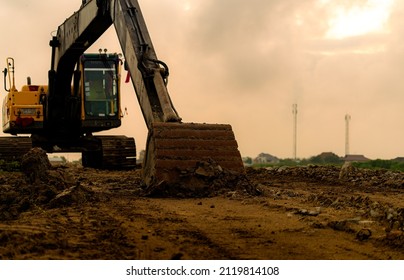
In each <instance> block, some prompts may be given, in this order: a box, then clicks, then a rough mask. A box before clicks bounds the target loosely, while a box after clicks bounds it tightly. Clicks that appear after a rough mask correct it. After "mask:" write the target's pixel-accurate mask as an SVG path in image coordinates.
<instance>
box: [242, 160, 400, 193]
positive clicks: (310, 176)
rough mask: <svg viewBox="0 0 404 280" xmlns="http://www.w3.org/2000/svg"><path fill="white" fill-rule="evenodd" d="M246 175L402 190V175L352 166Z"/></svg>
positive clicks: (256, 171)
mask: <svg viewBox="0 0 404 280" xmlns="http://www.w3.org/2000/svg"><path fill="white" fill-rule="evenodd" d="M247 173H248V174H254V176H255V175H258V176H260V173H263V174H262V176H273V177H275V178H282V177H283V178H289V179H295V180H296V181H299V182H302V181H306V182H323V183H326V184H331V185H340V184H341V183H344V184H346V185H347V186H349V185H351V184H353V185H356V186H363V187H389V188H404V173H403V172H399V171H391V170H385V169H360V168H355V167H353V166H352V165H344V166H343V167H342V168H341V167H339V166H332V165H330V166H318V165H308V166H295V167H285V166H282V167H270V168H265V169H253V168H248V169H247Z"/></svg>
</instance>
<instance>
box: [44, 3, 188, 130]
mask: <svg viewBox="0 0 404 280" xmlns="http://www.w3.org/2000/svg"><path fill="white" fill-rule="evenodd" d="M112 24H113V25H114V26H115V30H116V33H117V35H118V38H119V42H120V44H121V48H122V51H123V53H124V56H125V59H126V67H127V69H128V71H129V72H130V75H131V78H132V83H133V86H134V88H135V91H136V95H137V98H138V101H139V104H140V107H141V110H142V113H143V117H144V119H145V121H146V125H147V127H148V128H149V129H150V128H151V125H152V123H153V122H180V121H181V118H180V117H179V116H178V113H177V112H176V110H175V109H174V106H173V104H172V102H171V99H170V96H169V94H168V91H167V88H166V83H165V77H166V76H167V75H168V69H166V68H165V67H162V65H163V66H164V63H162V62H160V61H159V60H158V59H157V55H156V53H155V51H154V47H153V44H152V42H151V39H150V36H149V32H148V30H147V27H146V23H145V21H144V18H143V15H142V13H141V10H140V7H139V4H138V1H137V0H91V1H88V2H85V3H83V5H82V6H81V8H80V9H79V10H78V11H77V12H75V13H74V14H73V15H72V16H71V17H69V18H68V19H66V21H65V22H64V23H63V24H62V25H60V26H59V28H58V31H57V35H56V37H54V38H53V39H52V41H51V42H50V45H51V46H52V47H53V52H52V53H53V54H52V63H51V64H52V65H51V73H52V74H50V79H49V85H50V96H49V97H50V102H54V105H56V106H52V105H53V104H51V105H50V106H49V108H50V110H51V116H52V117H55V116H56V118H57V114H58V113H59V114H60V118H63V117H64V115H63V111H62V110H60V107H61V106H63V104H65V102H64V101H65V98H66V97H67V96H68V95H70V84H71V79H72V75H73V72H74V66H75V64H76V62H77V61H78V59H79V58H80V56H81V55H82V54H83V53H84V51H85V50H86V49H87V48H88V47H90V46H91V45H92V44H93V43H94V42H95V41H96V40H97V39H98V38H99V37H101V35H102V34H103V33H104V32H105V31H106V30H107V29H108V28H109V27H110V26H111V25H112ZM52 108H53V109H52ZM52 111H53V113H54V114H52Z"/></svg>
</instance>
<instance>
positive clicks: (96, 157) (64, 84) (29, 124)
mask: <svg viewBox="0 0 404 280" xmlns="http://www.w3.org/2000/svg"><path fill="white" fill-rule="evenodd" d="M112 25H113V26H114V27H115V31H116V34H117V37H118V39H119V43H120V46H121V50H122V52H123V56H124V58H125V61H124V62H123V58H122V55H120V54H116V53H107V51H106V50H105V51H102V50H100V52H99V53H85V51H86V50H87V49H88V48H89V47H90V46H91V45H92V44H93V43H94V42H95V41H96V40H97V39H98V38H100V37H101V36H102V35H103V33H104V32H105V31H106V30H107V29H108V28H109V27H110V26H112ZM49 45H50V47H51V63H50V64H51V65H50V70H49V72H48V84H47V85H36V84H32V83H31V81H30V78H27V84H26V85H24V86H23V87H22V89H21V90H17V89H16V86H15V66H14V65H15V64H14V59H13V58H7V61H6V64H7V67H6V68H5V69H4V71H3V72H4V87H5V90H6V91H7V92H8V93H7V95H6V97H5V98H4V102H3V108H2V117H3V119H2V124H3V132H4V133H8V134H11V135H13V136H7V137H0V159H4V160H19V159H21V157H22V156H23V155H24V154H25V153H26V152H28V151H29V149H31V148H32V147H41V148H42V149H44V150H45V151H46V152H48V153H55V152H81V153H82V163H83V166H86V167H93V168H131V167H134V166H135V165H136V145H135V140H134V139H133V138H131V137H126V136H117V135H112V136H99V135H96V133H97V132H100V131H105V130H109V129H113V128H117V127H119V126H120V125H121V118H122V115H123V114H122V110H121V109H120V108H121V105H122V104H121V92H120V89H121V87H120V80H121V75H122V74H121V71H122V70H121V68H122V66H123V68H124V69H125V70H127V71H128V74H129V75H130V79H131V81H132V84H133V87H134V90H135V93H136V96H137V100H138V102H139V105H140V108H141V111H142V115H143V118H144V120H145V122H146V126H147V129H148V137H147V143H146V152H145V156H144V159H143V164H142V174H143V175H142V176H143V182H144V184H145V186H146V187H148V188H151V187H153V186H160V187H163V188H164V186H171V187H174V188H176V187H178V188H179V189H181V188H193V187H195V186H200V187H204V186H205V185H206V184H207V181H206V178H204V179H203V177H206V176H208V175H209V176H210V175H212V174H215V172H216V173H217V172H219V173H220V172H223V171H226V172H228V173H231V174H235V175H237V174H244V172H245V171H244V166H243V163H242V159H241V155H240V152H239V150H238V145H237V141H236V140H235V136H234V133H233V130H232V127H231V126H230V125H228V124H205V123H203V124H198V123H184V122H182V119H181V117H180V116H179V114H178V112H177V111H176V109H175V108H174V105H173V103H172V101H171V99H170V95H169V93H168V89H167V78H168V75H169V70H168V66H167V65H166V64H165V63H164V62H163V61H161V60H159V59H158V58H157V55H156V52H155V49H154V47H153V44H152V41H151V38H150V35H149V32H148V30H147V26H146V23H145V20H144V17H143V15H142V12H141V10H140V7H139V3H138V1H137V0H87V1H86V0H83V1H82V5H81V6H80V8H79V10H78V11H76V12H74V14H73V15H71V16H70V17H69V18H67V19H66V20H65V21H64V22H63V24H61V25H60V26H59V27H58V29H57V33H56V35H54V36H52V39H51V40H50V43H49ZM21 134H23V135H24V134H28V135H30V136H19V135H21ZM201 168H202V169H201ZM212 168H213V169H212ZM209 170H210V173H209V172H207V171H209ZM212 170H213V171H212ZM212 172H213V173H212ZM186 174H193V176H191V177H192V178H188V177H187V176H185V175H186ZM199 177H200V180H199V179H198V178H199Z"/></svg>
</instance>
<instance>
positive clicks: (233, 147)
mask: <svg viewBox="0 0 404 280" xmlns="http://www.w3.org/2000/svg"><path fill="white" fill-rule="evenodd" d="M244 175H245V170H244V165H243V162H242V159H241V156H240V152H239V150H238V145H237V141H236V140H235V137H234V133H233V130H232V128H231V126H230V125H224V124H195V123H163V122H155V123H153V124H152V129H151V130H150V131H149V136H148V143H147V154H146V156H145V159H144V166H143V180H144V182H145V184H146V190H147V191H148V192H149V194H151V195H162V196H166V195H168V196H177V195H184V196H189V195H192V196H205V195H206V194H207V193H209V189H210V188H212V187H218V186H217V185H218V181H220V185H226V184H232V183H234V182H233V181H234V180H237V178H239V176H244Z"/></svg>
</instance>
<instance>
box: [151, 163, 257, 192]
mask: <svg viewBox="0 0 404 280" xmlns="http://www.w3.org/2000/svg"><path fill="white" fill-rule="evenodd" d="M180 177H181V180H179V181H180V183H178V184H168V183H166V182H165V181H161V182H159V183H158V184H155V185H152V186H149V187H148V188H146V189H145V194H146V195H147V196H151V197H212V196H216V195H219V194H223V193H226V192H229V191H240V192H242V193H245V194H251V195H254V194H257V191H256V189H255V188H254V187H253V185H252V184H251V183H250V181H249V180H248V178H247V177H246V175H245V174H239V173H237V172H233V171H231V170H227V169H224V168H222V167H221V166H220V165H219V164H217V163H216V162H215V161H214V160H209V161H200V162H198V163H197V164H196V165H195V167H194V168H189V169H187V170H181V173H180Z"/></svg>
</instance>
